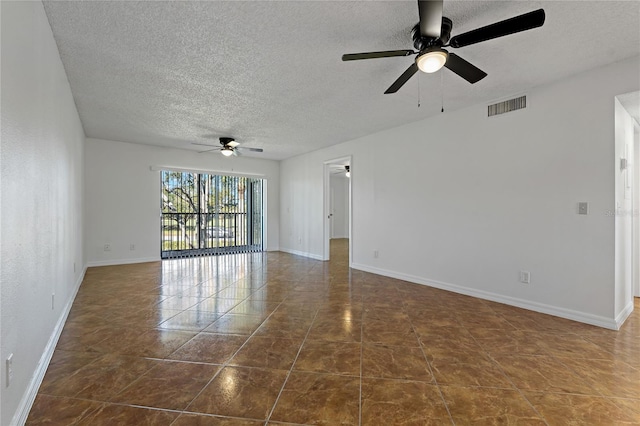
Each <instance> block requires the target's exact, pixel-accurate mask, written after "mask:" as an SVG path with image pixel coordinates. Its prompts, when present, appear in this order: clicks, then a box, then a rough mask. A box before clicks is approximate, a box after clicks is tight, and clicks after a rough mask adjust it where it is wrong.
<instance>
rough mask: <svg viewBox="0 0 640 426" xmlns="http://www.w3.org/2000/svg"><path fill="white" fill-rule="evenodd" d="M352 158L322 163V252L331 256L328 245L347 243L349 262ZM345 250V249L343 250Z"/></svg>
mask: <svg viewBox="0 0 640 426" xmlns="http://www.w3.org/2000/svg"><path fill="white" fill-rule="evenodd" d="M352 179H353V170H352V160H351V156H348V157H342V158H336V159H333V160H329V161H326V162H325V163H324V217H325V220H324V253H323V260H329V259H330V257H331V245H332V242H333V243H334V246H335V244H336V243H338V244H341V245H343V246H344V245H346V246H348V250H346V252H347V253H348V257H349V259H348V261H349V265H351V259H353V244H351V241H352V217H353V214H352V198H353V197H352ZM343 252H344V251H343Z"/></svg>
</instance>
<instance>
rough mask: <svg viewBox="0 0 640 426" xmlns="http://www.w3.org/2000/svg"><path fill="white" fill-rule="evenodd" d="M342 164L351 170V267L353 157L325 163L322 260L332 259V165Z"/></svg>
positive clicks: (348, 223)
mask: <svg viewBox="0 0 640 426" xmlns="http://www.w3.org/2000/svg"><path fill="white" fill-rule="evenodd" d="M333 164H340V165H348V166H349V168H350V169H351V177H350V178H349V187H348V189H347V191H348V194H349V201H348V205H349V218H348V220H347V225H348V227H349V267H351V262H352V261H353V202H352V200H353V193H352V191H353V176H354V174H353V157H352V156H351V155H347V156H343V157H338V158H333V159H331V160H326V161H325V162H324V176H323V193H324V194H323V206H322V211H323V216H322V223H323V231H322V232H323V234H322V235H323V237H322V240H323V253H322V260H329V259H330V247H331V219H330V216H329V215H330V214H331V165H333Z"/></svg>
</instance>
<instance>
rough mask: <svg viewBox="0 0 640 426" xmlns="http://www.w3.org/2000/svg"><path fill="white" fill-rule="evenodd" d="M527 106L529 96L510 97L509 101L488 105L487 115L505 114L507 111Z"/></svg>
mask: <svg viewBox="0 0 640 426" xmlns="http://www.w3.org/2000/svg"><path fill="white" fill-rule="evenodd" d="M526 107H527V97H526V96H520V97H519V98H514V99H509V100H508V101H503V102H498V103H497V104H493V105H489V106H488V107H487V116H488V117H493V116H494V115H500V114H505V113H507V112H511V111H515V110H518V109H523V108H526Z"/></svg>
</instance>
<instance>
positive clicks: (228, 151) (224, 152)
mask: <svg viewBox="0 0 640 426" xmlns="http://www.w3.org/2000/svg"><path fill="white" fill-rule="evenodd" d="M220 152H221V153H222V155H224V156H225V157H230V156H231V155H233V149H231V148H230V147H228V146H225V147H224V148H222V149H221V150H220Z"/></svg>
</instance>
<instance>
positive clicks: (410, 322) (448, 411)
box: [402, 302, 456, 426]
mask: <svg viewBox="0 0 640 426" xmlns="http://www.w3.org/2000/svg"><path fill="white" fill-rule="evenodd" d="M402 306H403V308H405V303H404V302H403V303H402ZM405 310H406V311H407V317H408V318H409V325H411V330H412V331H413V332H414V333H415V335H416V338H417V339H418V344H419V345H420V352H422V357H423V358H424V360H425V362H426V363H427V368H428V369H429V373H430V374H431V377H433V383H434V384H435V386H436V389H438V394H439V395H440V399H441V400H442V403H443V404H444V408H445V409H446V410H447V414H448V415H449V420H451V424H452V425H454V426H455V424H456V422H455V420H453V416H452V415H451V411H450V410H449V404H447V400H446V399H444V394H443V393H442V389H441V388H440V385H439V384H438V379H436V375H435V374H434V372H433V369H432V368H431V363H430V362H429V358H427V354H426V353H424V346H422V340H421V337H420V334H419V333H418V332H417V331H416V328H415V327H414V325H413V321H412V320H411V315H409V314H408V309H406V308H405Z"/></svg>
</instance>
